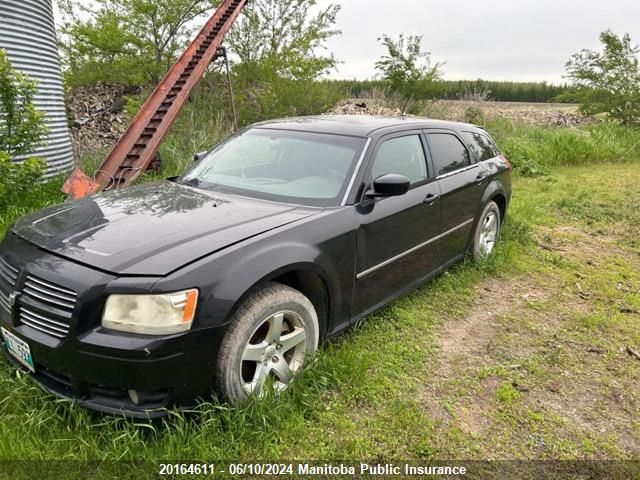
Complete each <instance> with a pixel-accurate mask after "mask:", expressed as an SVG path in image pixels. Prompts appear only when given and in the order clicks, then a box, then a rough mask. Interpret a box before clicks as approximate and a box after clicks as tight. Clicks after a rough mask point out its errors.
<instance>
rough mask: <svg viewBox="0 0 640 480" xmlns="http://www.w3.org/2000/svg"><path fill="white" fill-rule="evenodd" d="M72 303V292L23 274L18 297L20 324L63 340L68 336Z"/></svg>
mask: <svg viewBox="0 0 640 480" xmlns="http://www.w3.org/2000/svg"><path fill="white" fill-rule="evenodd" d="M76 300H77V294H76V292H74V291H73V290H70V289H68V288H64V287H61V286H59V285H56V284H53V283H51V282H47V281H46V280H43V279H41V278H38V277H35V276H33V275H27V280H26V282H25V284H24V288H23V290H22V295H21V298H20V304H21V306H20V311H19V320H20V323H22V324H24V325H27V326H29V327H31V328H33V329H35V330H38V331H40V332H43V333H46V334H48V335H51V336H52V337H55V338H58V339H63V338H65V337H66V336H67V335H68V334H69V329H70V324H71V316H72V314H73V310H74V308H75V305H76Z"/></svg>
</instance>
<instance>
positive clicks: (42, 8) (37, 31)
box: [0, 0, 73, 177]
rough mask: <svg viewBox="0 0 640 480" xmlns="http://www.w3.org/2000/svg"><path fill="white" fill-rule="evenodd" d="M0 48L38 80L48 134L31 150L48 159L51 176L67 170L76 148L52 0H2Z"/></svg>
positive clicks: (40, 107) (39, 103)
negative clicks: (70, 135)
mask: <svg viewBox="0 0 640 480" xmlns="http://www.w3.org/2000/svg"><path fill="white" fill-rule="evenodd" d="M0 48H1V49H4V50H6V51H7V54H8V56H9V59H10V60H11V63H12V65H13V67H14V68H15V69H17V70H20V71H22V72H23V73H25V74H26V75H28V76H29V77H30V78H33V79H35V80H37V81H38V94H37V96H36V98H35V100H34V103H35V106H36V108H37V109H38V110H40V111H42V112H45V122H46V124H47V127H48V129H49V135H48V139H46V140H45V142H46V145H45V146H43V147H41V148H40V149H39V150H37V151H35V152H32V154H33V155H35V156H38V157H40V158H42V159H44V160H45V161H46V162H47V176H48V177H50V176H53V175H56V174H61V173H65V172H68V171H69V170H71V169H72V168H73V149H72V147H71V139H70V137H69V128H68V123H67V115H66V110H65V104H64V90H63V87H62V73H61V69H60V57H59V54H58V46H57V40H56V30H55V24H54V20H53V8H52V4H51V0H0ZM21 159H22V158H17V159H16V160H18V161H19V160H21Z"/></svg>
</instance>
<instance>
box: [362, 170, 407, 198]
mask: <svg viewBox="0 0 640 480" xmlns="http://www.w3.org/2000/svg"><path fill="white" fill-rule="evenodd" d="M410 187H411V180H409V179H408V178H407V177H405V176H404V175H396V174H395V173H390V174H388V175H383V176H381V177H378V178H376V179H375V180H374V182H373V190H369V191H368V192H367V197H399V196H401V195H404V194H405V193H407V192H408V191H409V188H410Z"/></svg>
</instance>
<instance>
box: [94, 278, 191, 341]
mask: <svg viewBox="0 0 640 480" xmlns="http://www.w3.org/2000/svg"><path fill="white" fill-rule="evenodd" d="M197 304H198V290H195V289H194V290H187V291H185V292H178V293H170V294H165V295H110V296H109V298H107V305H106V307H105V309H104V314H103V315H102V326H103V327H105V328H110V329H113V330H119V331H121V332H131V333H141V334H145V335H168V334H172V333H180V332H186V331H187V330H189V329H190V328H191V324H192V323H193V317H194V316H195V313H196V306H197Z"/></svg>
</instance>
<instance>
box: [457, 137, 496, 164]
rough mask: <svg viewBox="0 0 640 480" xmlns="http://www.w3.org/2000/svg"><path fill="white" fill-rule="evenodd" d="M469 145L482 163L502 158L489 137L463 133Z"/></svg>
mask: <svg viewBox="0 0 640 480" xmlns="http://www.w3.org/2000/svg"><path fill="white" fill-rule="evenodd" d="M462 136H463V137H464V139H465V140H466V141H467V145H469V148H470V149H471V151H473V153H475V154H476V157H478V159H479V160H480V161H481V162H484V161H485V160H491V159H492V158H495V157H498V156H500V151H499V150H498V147H496V144H495V143H493V140H491V139H490V138H489V137H488V136H487V135H483V134H481V133H476V132H462Z"/></svg>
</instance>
